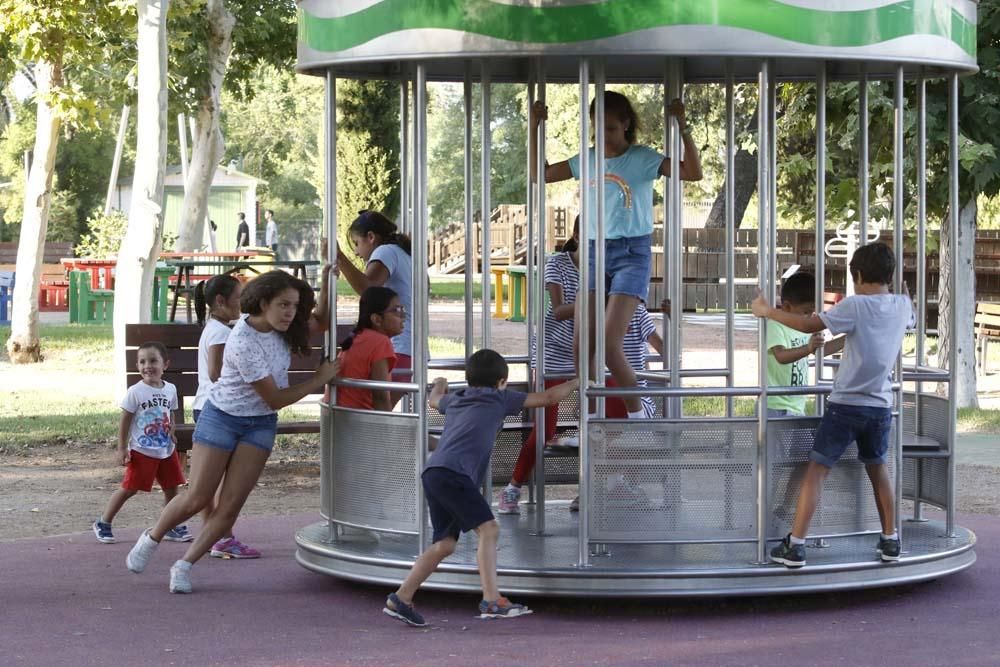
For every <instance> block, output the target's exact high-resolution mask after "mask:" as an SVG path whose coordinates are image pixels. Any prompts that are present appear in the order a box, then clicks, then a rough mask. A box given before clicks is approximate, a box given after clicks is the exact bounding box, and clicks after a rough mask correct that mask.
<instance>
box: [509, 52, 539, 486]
mask: <svg viewBox="0 0 1000 667" xmlns="http://www.w3.org/2000/svg"><path fill="white" fill-rule="evenodd" d="M535 78H536V74H535V61H530V62H529V63H528V85H527V96H528V114H527V116H526V117H527V118H529V119H530V117H531V105H532V104H534V103H535ZM531 139H532V137H531V122H530V120H529V122H528V131H527V132H525V134H524V144H525V146H524V149H525V150H524V154H525V163H524V186H525V187H524V197H525V216H524V220H525V225H526V227H527V232H526V238H525V252H524V256H525V271H524V281H525V291H524V296H525V301H526V303H525V304H524V310H525V324H526V325H527V330H528V338H527V340H526V341H525V343H526V345H527V348H528V349H527V351H526V354H527V355H528V359H530V360H531V361H530V362H529V364H528V391H537V386H538V382H539V378H541V377H542V374H543V372H544V369H543V368H542V360H543V358H544V357H542V356H541V355H539V354H538V353H537V352H536V351H537V350H538V342H537V339H538V336H537V333H538V331H537V326H538V314H537V313H536V312H535V310H536V305H537V299H536V298H535V282H537V281H536V280H535V267H536V257H537V256H536V254H535V253H536V252H537V248H536V241H537V236H536V230H537V229H538V227H537V222H536V220H535V205H536V202H535V196H534V194H535V193H534V191H533V190H532V187H531V185H532V183H531V150H530V146H531ZM511 252H512V254H511V264H513V263H514V256H513V249H512V251H511ZM538 261H539V262H540V259H539V260H538ZM512 282H513V279H512ZM511 289H513V285H511ZM533 352H535V353H534V354H532V353H533ZM545 409H546V408H535V409H534V410H533V411H532V421H533V422H534V423H535V443H534V444H533V446H534V447H535V449H536V454H537V449H538V442H537V441H538V428H539V417H541V416H542V415H544V410H545ZM542 467H543V465H542V460H541V459H540V458H536V459H535V468H534V470H533V471H532V472H533V475H532V479H535V478H537V473H538V471H539V470H540V469H541V468H542ZM529 488H530V495H529V500H534V492H535V485H534V483H532V484H530V485H529Z"/></svg>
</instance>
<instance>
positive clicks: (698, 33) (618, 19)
mask: <svg viewBox="0 0 1000 667" xmlns="http://www.w3.org/2000/svg"><path fill="white" fill-rule="evenodd" d="M298 42H299V43H298V57H299V62H298V68H299V69H300V70H302V71H314V72H318V71H321V70H323V69H325V68H326V67H328V66H334V67H335V68H336V70H337V73H338V75H339V76H358V77H366V78H391V77H394V76H396V75H397V74H398V73H399V72H400V71H401V70H402V69H405V66H406V63H408V62H413V61H417V60H421V61H424V62H426V63H427V64H428V73H429V76H430V77H431V78H432V79H460V78H461V77H462V73H463V71H464V64H463V63H464V61H466V60H468V59H481V58H489V59H490V61H491V69H492V72H493V77H494V78H495V79H498V80H505V79H506V80H524V79H525V78H526V76H527V71H528V63H529V61H530V60H531V59H532V58H534V57H539V56H542V57H544V59H545V63H546V72H547V75H548V78H549V79H550V80H560V79H565V80H575V79H576V76H577V62H578V59H579V57H580V56H601V57H604V59H605V62H606V67H607V75H608V79H609V80H616V79H621V80H624V79H628V80H632V81H642V80H657V81H658V80H662V78H663V61H662V59H661V57H666V56H683V57H684V58H685V60H684V63H685V67H684V68H685V75H686V78H687V79H688V80H689V81H690V80H715V79H718V78H720V77H721V75H722V74H723V71H724V66H725V62H726V61H727V60H728V61H729V62H731V63H732V64H733V66H734V67H735V70H736V74H737V76H741V77H752V76H755V73H756V71H757V68H758V65H757V62H758V61H759V59H760V58H762V57H768V58H773V59H774V61H775V66H776V71H777V74H778V76H779V77H782V78H786V79H787V78H798V77H809V78H811V77H812V76H813V75H814V73H815V71H816V62H817V61H820V60H825V61H828V62H829V63H830V69H831V74H832V75H834V76H856V75H857V74H858V73H859V72H860V71H861V69H862V67H863V68H864V69H865V71H867V72H868V73H869V75H871V76H872V77H880V76H890V75H891V74H892V72H893V71H894V68H895V66H896V65H899V64H903V65H904V66H905V67H906V69H907V71H909V72H913V71H916V70H917V69H918V68H921V67H922V68H924V69H925V71H928V72H929V73H931V72H940V71H949V72H950V71H959V72H975V71H976V69H977V68H976V3H975V2H973V1H972V0H302V1H301V2H300V3H299V39H298Z"/></svg>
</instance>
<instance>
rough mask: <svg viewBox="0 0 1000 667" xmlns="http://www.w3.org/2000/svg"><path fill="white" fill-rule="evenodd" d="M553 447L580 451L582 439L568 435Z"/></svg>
mask: <svg viewBox="0 0 1000 667" xmlns="http://www.w3.org/2000/svg"><path fill="white" fill-rule="evenodd" d="M551 446H552V447H563V448H565V449H580V438H579V437H577V436H575V435H568V436H566V437H565V438H559V439H558V440H556V441H555V442H553V443H552V445H551Z"/></svg>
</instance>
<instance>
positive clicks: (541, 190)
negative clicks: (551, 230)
mask: <svg viewBox="0 0 1000 667" xmlns="http://www.w3.org/2000/svg"><path fill="white" fill-rule="evenodd" d="M535 77H536V80H537V85H538V88H537V99H538V100H539V101H540V102H541V103H542V104H545V62H544V60H543V59H542V58H539V59H538V61H537V62H536V65H535ZM535 146H536V147H537V150H536V152H537V155H536V164H535V173H536V174H537V177H538V178H537V182H536V183H535V192H536V195H537V202H536V205H535V211H536V213H537V215H538V279H537V280H536V281H535V284H534V290H535V302H534V310H535V312H536V319H535V322H536V324H537V330H536V336H535V340H536V341H538V342H537V343H536V350H537V358H538V361H537V362H536V366H537V371H536V373H535V391H544V390H545V262H546V258H545V249H546V243H545V235H546V233H547V232H548V217H547V216H546V213H545V121H544V120H543V121H542V122H541V123H539V125H538V135H537V136H536V137H535ZM528 173H529V174H530V173H531V169H530V165H529V169H528ZM529 331H530V329H529ZM558 409H559V408H558V407H557V408H556V410H558ZM544 417H545V416H544V414H543V413H542V412H541V411H536V412H535V533H536V534H538V535H544V534H545V418H544Z"/></svg>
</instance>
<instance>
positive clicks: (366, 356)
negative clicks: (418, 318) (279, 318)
mask: <svg viewBox="0 0 1000 667" xmlns="http://www.w3.org/2000/svg"><path fill="white" fill-rule="evenodd" d="M405 322H406V307H405V306H403V304H402V303H401V302H400V299H399V296H398V295H397V294H396V293H395V292H393V291H392V290H391V289H389V288H388V287H369V288H368V289H366V290H365V291H364V293H363V294H362V295H361V305H360V309H359V312H358V325H357V326H356V327H355V328H354V333H353V334H352V335H351V336H350V337H348V338H347V340H345V341H344V342H343V343H341V346H340V347H341V349H342V350H343V352H341V354H340V369H341V370H340V377H342V378H353V379H356V380H380V381H383V382H388V381H389V377H390V373H391V372H392V369H393V368H394V367H395V365H396V358H397V355H396V353H395V352H394V351H393V349H392V341H391V340H390V338H391V337H392V336H396V335H399V333H400V332H401V331H402V330H403V325H404V323H405ZM395 402H396V401H395V400H394V398H393V396H391V395H390V393H389V392H388V391H383V390H369V389H356V388H354V387H340V388H339V389H338V390H337V405H340V406H343V407H348V408H359V409H361V410H384V411H389V410H392V407H393V405H394V404H395Z"/></svg>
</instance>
